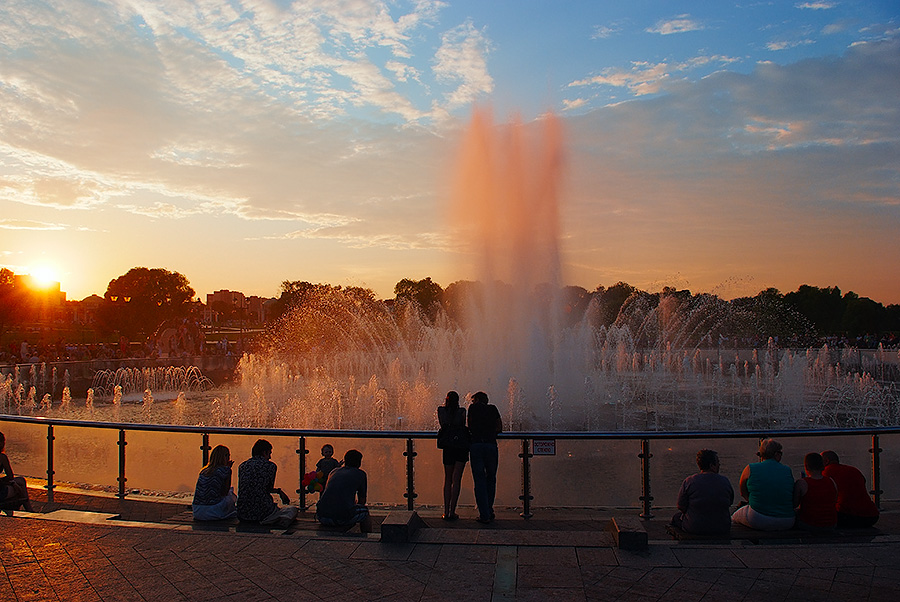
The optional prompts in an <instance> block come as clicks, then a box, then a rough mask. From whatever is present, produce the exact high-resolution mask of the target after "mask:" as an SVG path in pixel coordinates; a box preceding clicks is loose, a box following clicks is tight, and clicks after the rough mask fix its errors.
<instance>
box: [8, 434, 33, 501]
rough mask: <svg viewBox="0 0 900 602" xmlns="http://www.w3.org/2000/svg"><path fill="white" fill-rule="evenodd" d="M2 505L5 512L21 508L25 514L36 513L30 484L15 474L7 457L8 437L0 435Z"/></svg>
mask: <svg viewBox="0 0 900 602" xmlns="http://www.w3.org/2000/svg"><path fill="white" fill-rule="evenodd" d="M0 474H2V475H3V476H2V477H0V505H2V506H3V508H4V509H5V510H9V511H14V510H18V508H19V506H22V507H23V508H25V512H34V508H33V507H32V506H31V500H29V499H28V484H27V483H26V482H25V477H17V476H16V474H15V473H14V472H13V469H12V464H10V463H9V458H8V457H7V456H6V436H5V435H4V434H3V433H0Z"/></svg>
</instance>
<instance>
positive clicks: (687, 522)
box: [671, 439, 879, 536]
mask: <svg viewBox="0 0 900 602" xmlns="http://www.w3.org/2000/svg"><path fill="white" fill-rule="evenodd" d="M783 453H784V452H783V448H782V445H781V443H779V442H778V441H776V440H775V439H765V440H763V441H762V442H761V443H760V445H759V454H758V455H759V462H753V463H751V464H748V465H747V466H746V467H745V468H744V470H743V472H742V473H741V477H740V483H739V490H740V494H741V497H742V498H743V500H744V501H743V502H742V503H741V504H740V506H739V507H738V508H737V510H735V511H734V512H733V513H732V512H731V506H732V504H733V503H734V489H733V488H732V486H731V483H730V481H729V480H728V478H727V477H725V476H723V475H720V474H719V457H718V454H717V453H716V452H715V451H712V450H709V449H701V450H700V451H699V452H698V453H697V466H698V467H699V468H700V472H699V473H697V474H694V475H691V476H689V477H688V478H686V479H685V480H684V482H683V483H682V485H681V489H680V490H679V492H678V501H677V506H678V512H676V513H675V516H673V517H672V523H671V524H672V526H674V527H676V528H679V529H681V530H683V531H685V532H687V533H691V534H695V535H721V536H728V535H729V534H730V532H731V525H732V523H734V524H737V525H743V526H745V527H749V528H751V529H756V530H761V531H781V530H787V529H793V528H798V529H803V530H806V531H811V532H814V533H828V532H831V531H834V529H836V528H847V529H852V528H865V527H871V526H873V525H874V524H875V523H876V522H877V521H878V517H879V510H878V507H877V506H876V505H875V503H874V502H873V501H872V498H871V497H870V496H869V493H868V490H867V489H866V479H865V477H864V476H863V475H862V473H861V472H860V471H859V470H858V469H856V468H855V467H853V466H849V465H846V464H841V462H840V458H839V456H838V455H837V453H835V452H834V451H832V450H827V451H823V452H822V453H821V454H819V453H815V452H813V453H808V454H806V456H805V457H804V459H803V467H804V472H803V474H802V475H801V478H799V479H797V480H794V475H793V473H792V472H791V469H790V467H789V466H787V465H785V464H782V463H781V459H782V455H783Z"/></svg>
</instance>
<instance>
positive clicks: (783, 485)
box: [731, 439, 795, 531]
mask: <svg viewBox="0 0 900 602" xmlns="http://www.w3.org/2000/svg"><path fill="white" fill-rule="evenodd" d="M782 454H783V452H782V447H781V443H779V442H778V441H776V440H775V439H764V440H763V441H762V442H761V443H760V444H759V459H760V461H759V462H754V463H752V464H748V465H747V467H746V468H744V472H742V473H741V483H740V488H741V496H742V497H743V498H744V499H745V500H747V501H748V504H747V505H746V506H741V507H740V508H738V509H737V510H735V512H734V514H732V515H731V520H732V521H734V522H736V523H738V524H741V525H744V526H746V527H750V528H751V529H758V530H760V531H784V530H787V529H790V528H792V527H793V526H794V519H795V517H794V475H793V473H791V468H790V466H785V465H784V464H782V463H781V456H782Z"/></svg>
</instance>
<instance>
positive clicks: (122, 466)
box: [116, 429, 128, 500]
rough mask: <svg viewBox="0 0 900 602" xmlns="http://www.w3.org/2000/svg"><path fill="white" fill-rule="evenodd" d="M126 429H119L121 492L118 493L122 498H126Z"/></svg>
mask: <svg viewBox="0 0 900 602" xmlns="http://www.w3.org/2000/svg"><path fill="white" fill-rule="evenodd" d="M126 445H127V443H125V429H119V479H118V481H119V493H117V494H116V497H118V498H119V499H120V500H124V499H125V481H127V480H128V479H126V478H125V446H126Z"/></svg>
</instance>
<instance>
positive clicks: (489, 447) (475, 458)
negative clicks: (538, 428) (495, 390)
mask: <svg viewBox="0 0 900 602" xmlns="http://www.w3.org/2000/svg"><path fill="white" fill-rule="evenodd" d="M502 430H503V422H502V421H501V419H500V412H499V411H498V410H497V407H496V406H494V405H491V404H490V403H488V396H487V393H485V392H483V391H479V392H478V393H475V395H473V396H472V403H471V404H470V405H469V431H470V432H471V433H472V443H471V445H470V446H469V455H470V458H471V460H470V461H471V462H472V480H473V481H474V483H475V503H476V504H477V505H478V518H476V519H475V520H477V521H478V522H479V523H482V524H488V523H490V522H491V521H492V520H494V495H495V494H496V492H497V464H498V462H499V453H498V451H497V434H498V433H500V432H501V431H502Z"/></svg>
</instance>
